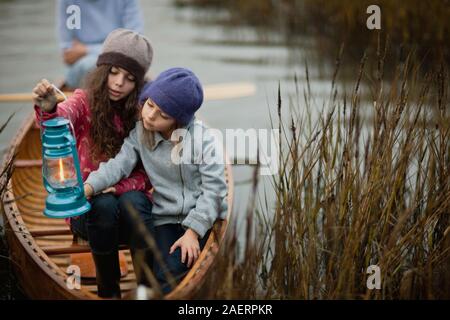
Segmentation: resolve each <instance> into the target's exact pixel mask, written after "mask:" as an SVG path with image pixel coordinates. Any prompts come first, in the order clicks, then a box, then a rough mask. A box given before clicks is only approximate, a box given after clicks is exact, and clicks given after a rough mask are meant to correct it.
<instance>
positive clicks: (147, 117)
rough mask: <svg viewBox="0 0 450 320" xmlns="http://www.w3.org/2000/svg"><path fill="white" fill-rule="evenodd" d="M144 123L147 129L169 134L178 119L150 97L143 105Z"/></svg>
mask: <svg viewBox="0 0 450 320" xmlns="http://www.w3.org/2000/svg"><path fill="white" fill-rule="evenodd" d="M142 123H143V125H144V128H145V129H146V130H150V131H159V132H161V133H163V134H167V133H169V132H170V131H171V130H172V129H174V128H175V124H176V121H175V119H174V118H172V117H170V116H169V115H167V114H166V113H164V112H163V111H162V110H161V109H160V108H159V107H158V105H157V104H156V103H154V102H153V101H152V100H151V99H150V98H149V99H147V101H146V102H145V103H144V106H143V107H142ZM166 138H167V137H166Z"/></svg>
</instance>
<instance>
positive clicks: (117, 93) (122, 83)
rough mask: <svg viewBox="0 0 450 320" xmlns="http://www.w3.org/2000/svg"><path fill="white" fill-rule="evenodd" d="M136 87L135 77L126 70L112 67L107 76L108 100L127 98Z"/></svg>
mask: <svg viewBox="0 0 450 320" xmlns="http://www.w3.org/2000/svg"><path fill="white" fill-rule="evenodd" d="M135 86H136V79H135V77H134V76H133V75H132V74H131V73H129V72H128V71H127V70H125V69H122V68H119V67H115V66H112V67H111V70H110V71H109V75H108V90H109V99H111V100H113V101H118V100H120V99H123V98H125V97H126V96H128V95H129V94H130V93H131V91H133V89H134V87H135Z"/></svg>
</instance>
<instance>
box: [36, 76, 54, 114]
mask: <svg viewBox="0 0 450 320" xmlns="http://www.w3.org/2000/svg"><path fill="white" fill-rule="evenodd" d="M32 99H33V103H34V104H35V105H37V106H39V107H40V108H41V109H42V111H45V112H50V111H52V110H53V108H54V107H55V105H56V102H57V97H56V92H55V89H54V88H53V86H52V84H51V83H50V82H49V81H48V80H47V79H42V80H41V81H39V82H38V83H37V84H36V86H35V87H34V88H33V93H32Z"/></svg>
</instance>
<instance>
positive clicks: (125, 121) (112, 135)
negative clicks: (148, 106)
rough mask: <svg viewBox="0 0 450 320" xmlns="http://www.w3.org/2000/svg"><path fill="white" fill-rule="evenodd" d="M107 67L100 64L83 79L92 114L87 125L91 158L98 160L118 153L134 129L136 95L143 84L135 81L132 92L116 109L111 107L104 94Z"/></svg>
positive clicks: (106, 84) (136, 109)
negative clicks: (118, 124)
mask: <svg viewBox="0 0 450 320" xmlns="http://www.w3.org/2000/svg"><path fill="white" fill-rule="evenodd" d="M111 67H112V66H111V65H100V66H98V67H97V68H96V69H94V70H93V71H92V72H91V73H90V74H89V76H88V78H87V79H86V89H87V92H88V99H89V105H90V108H91V114H92V119H91V126H90V136H91V139H92V141H93V143H94V145H93V150H92V151H93V153H92V157H93V159H95V160H98V161H100V160H106V159H108V158H112V157H114V156H115V155H116V154H117V153H118V152H119V150H120V147H121V146H122V144H123V140H124V138H125V137H126V136H128V134H129V133H130V131H131V130H132V129H133V128H134V126H135V123H136V120H137V116H138V112H139V111H138V99H139V92H140V90H141V88H142V85H143V80H140V79H136V80H135V81H136V82H135V84H136V85H135V87H134V89H133V91H131V93H130V94H129V95H128V96H127V97H126V98H124V99H123V101H121V102H119V103H120V106H113V105H112V104H111V101H110V99H109V92H108V75H109V72H110V70H111ZM115 115H118V116H119V117H120V119H121V121H122V125H123V132H118V130H117V128H116V126H115V123H114V117H115ZM105 157H106V159H105Z"/></svg>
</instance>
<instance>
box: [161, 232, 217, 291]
mask: <svg viewBox="0 0 450 320" xmlns="http://www.w3.org/2000/svg"><path fill="white" fill-rule="evenodd" d="M185 232H186V230H185V229H184V228H183V227H182V226H181V224H165V225H162V226H157V227H155V240H156V244H157V246H158V250H159V251H160V252H161V255H162V258H163V261H164V263H165V265H166V270H167V271H168V272H170V274H171V275H172V276H173V277H174V280H175V281H176V282H177V283H178V282H179V281H180V280H181V279H182V278H183V277H184V276H185V275H186V273H187V272H188V271H189V268H188V267H187V259H186V261H185V263H182V262H181V249H180V248H177V249H176V250H175V251H174V252H173V253H172V254H169V250H170V247H171V246H172V245H173V244H174V243H175V241H177V240H178V239H179V238H181V237H182V236H183V235H184V233H185ZM209 233H210V231H208V232H207V233H206V234H205V236H204V237H203V238H201V239H199V244H200V250H202V249H203V247H204V246H205V244H206V241H207V240H208V236H209ZM153 266H154V272H155V275H156V278H157V279H158V282H159V284H160V285H161V289H162V291H163V293H165V294H166V293H169V292H170V291H171V286H170V284H169V282H168V280H167V279H166V276H165V273H164V271H163V268H162V266H161V265H159V264H158V262H157V261H156V259H155V261H154V265H153Z"/></svg>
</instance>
